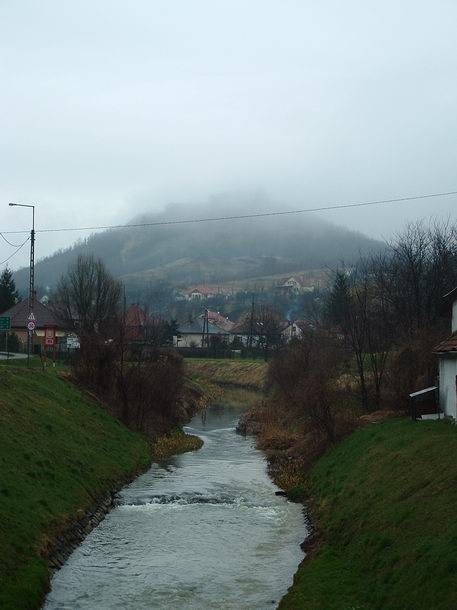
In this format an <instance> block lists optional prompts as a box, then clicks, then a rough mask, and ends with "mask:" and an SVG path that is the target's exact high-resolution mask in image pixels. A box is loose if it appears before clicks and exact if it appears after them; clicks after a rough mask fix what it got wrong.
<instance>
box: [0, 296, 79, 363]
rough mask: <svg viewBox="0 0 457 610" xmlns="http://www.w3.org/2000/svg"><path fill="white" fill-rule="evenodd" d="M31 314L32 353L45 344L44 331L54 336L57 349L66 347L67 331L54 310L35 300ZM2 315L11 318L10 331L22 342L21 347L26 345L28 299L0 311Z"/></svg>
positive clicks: (37, 351)
mask: <svg viewBox="0 0 457 610" xmlns="http://www.w3.org/2000/svg"><path fill="white" fill-rule="evenodd" d="M33 314H34V316H35V320H34V322H35V329H34V331H33V335H32V336H33V343H32V346H33V347H32V349H33V352H34V353H40V351H41V349H42V347H43V345H44V344H45V334H46V331H48V333H50V336H52V337H55V344H56V346H57V348H58V349H60V348H64V349H66V342H67V335H68V331H67V329H66V328H65V325H64V324H63V322H61V321H60V320H59V319H58V318H57V316H56V315H55V314H54V312H53V311H52V310H51V309H50V308H49V307H47V306H46V305H44V304H43V303H41V302H40V301H38V300H35V302H34V304H33ZM1 315H2V316H7V317H9V318H10V319H11V332H14V333H15V334H16V335H17V337H18V338H19V341H20V342H21V344H22V347H23V349H25V348H26V346H27V336H28V330H27V324H28V322H29V319H28V318H29V315H30V309H29V300H28V299H24V300H23V301H19V303H16V305H13V306H12V307H10V308H9V309H7V310H6V311H4V312H2V314H1Z"/></svg>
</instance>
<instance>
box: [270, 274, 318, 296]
mask: <svg viewBox="0 0 457 610" xmlns="http://www.w3.org/2000/svg"><path fill="white" fill-rule="evenodd" d="M277 289H278V290H279V291H280V292H282V293H284V294H289V295H297V294H302V293H305V292H313V291H314V285H312V284H311V283H310V281H309V280H305V279H304V278H303V277H302V276H299V275H297V276H291V277H288V278H285V279H282V280H281V282H280V284H279V285H278V286H277Z"/></svg>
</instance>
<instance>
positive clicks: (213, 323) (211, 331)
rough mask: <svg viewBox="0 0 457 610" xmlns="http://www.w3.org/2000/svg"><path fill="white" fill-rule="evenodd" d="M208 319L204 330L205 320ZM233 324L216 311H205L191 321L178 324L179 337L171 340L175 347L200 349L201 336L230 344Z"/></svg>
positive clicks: (202, 340) (202, 341) (202, 339)
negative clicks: (217, 338)
mask: <svg viewBox="0 0 457 610" xmlns="http://www.w3.org/2000/svg"><path fill="white" fill-rule="evenodd" d="M206 317H207V319H208V328H206V322H205V318H206ZM234 326H235V323H234V322H232V321H231V320H229V319H228V318H227V317H225V316H223V315H222V314H221V313H219V312H218V311H217V312H216V311H209V310H208V311H207V313H206V314H205V313H202V314H200V315H199V316H198V317H197V318H195V319H193V320H188V321H187V322H183V323H180V324H179V336H178V337H176V338H174V339H173V342H174V345H175V347H202V346H203V344H204V338H203V334H204V333H205V335H207V336H209V338H210V341H211V337H216V336H217V337H219V338H220V339H221V340H223V341H226V342H230V340H231V330H232V328H233V327H234Z"/></svg>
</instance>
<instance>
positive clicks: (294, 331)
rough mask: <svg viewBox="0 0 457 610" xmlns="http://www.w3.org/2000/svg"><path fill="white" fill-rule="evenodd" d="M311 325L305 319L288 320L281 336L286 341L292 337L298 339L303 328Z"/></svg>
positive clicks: (301, 334)
mask: <svg viewBox="0 0 457 610" xmlns="http://www.w3.org/2000/svg"><path fill="white" fill-rule="evenodd" d="M311 326H312V325H311V323H310V322H307V321H306V320H295V321H294V322H288V323H287V326H286V327H285V328H284V329H283V330H282V332H281V336H282V338H283V340H284V341H285V342H286V343H288V342H289V341H292V339H300V338H301V337H303V333H304V332H305V330H306V329H309V328H311Z"/></svg>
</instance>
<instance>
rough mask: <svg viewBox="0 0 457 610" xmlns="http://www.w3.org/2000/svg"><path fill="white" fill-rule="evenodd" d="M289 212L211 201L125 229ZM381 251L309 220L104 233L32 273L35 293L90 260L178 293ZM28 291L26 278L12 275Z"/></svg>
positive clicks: (234, 200) (267, 205)
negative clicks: (85, 256)
mask: <svg viewBox="0 0 457 610" xmlns="http://www.w3.org/2000/svg"><path fill="white" fill-rule="evenodd" d="M281 208H282V209H286V208H287V205H286V204H284V203H283V204H282V205H281V204H278V203H276V204H275V203H272V202H269V201H267V200H265V199H263V198H259V197H240V196H237V197H235V196H225V197H214V198H212V199H210V201H209V202H208V203H206V204H201V205H192V206H190V205H181V204H173V205H169V206H168V207H167V208H166V209H165V210H164V211H163V212H160V213H156V214H145V215H143V216H141V217H136V218H134V219H133V220H132V221H131V223H130V224H138V223H143V222H162V221H167V220H177V219H190V218H214V217H218V216H233V215H238V214H246V213H249V214H251V213H256V212H265V211H267V212H268V211H271V210H277V209H281ZM381 247H382V245H381V244H380V243H379V242H377V241H375V240H373V239H370V238H368V237H366V236H365V235H362V234H361V233H357V232H354V231H350V230H349V229H346V228H343V227H340V226H337V225H333V224H331V223H329V222H326V221H324V220H322V219H320V218H318V217H316V216H311V215H310V214H298V215H293V216H276V217H268V218H256V219H249V220H230V221H224V222H205V223H197V224H183V225H169V226H158V227H144V228H143V227H140V228H131V229H129V228H127V229H117V230H114V229H113V230H109V231H104V232H102V233H98V234H94V235H92V236H91V237H89V238H88V239H87V240H85V241H83V242H77V243H76V244H75V245H74V246H72V247H71V248H69V249H67V250H61V251H59V252H56V253H55V254H53V255H52V256H50V257H48V258H46V259H43V260H41V261H40V262H38V264H37V265H36V271H35V281H36V285H37V286H40V285H41V286H51V287H52V286H54V285H55V283H56V282H57V280H58V278H59V277H60V275H61V273H62V272H64V271H65V270H66V268H67V266H68V264H69V263H70V262H71V260H73V259H74V258H75V257H76V256H77V255H78V254H81V253H93V254H95V255H96V256H99V257H101V258H103V259H104V261H105V263H106V264H107V266H108V268H109V270H110V271H111V272H112V273H113V274H115V275H116V276H118V277H120V276H122V277H123V279H124V281H125V282H126V284H131V283H135V282H144V281H145V280H154V279H160V278H166V279H167V280H169V281H171V282H173V283H174V284H175V285H182V286H189V285H191V284H193V283H199V282H202V281H203V282H207V283H211V282H224V281H228V280H239V279H245V278H250V277H256V276H262V275H271V274H280V273H289V272H291V271H297V270H304V269H313V268H321V267H323V266H326V265H334V264H336V263H338V262H340V261H342V260H344V261H346V262H350V261H351V260H353V259H355V258H357V257H358V256H359V255H360V254H361V253H362V254H363V253H366V252H370V251H373V250H378V249H380V248H381ZM15 279H16V283H17V286H18V287H19V288H20V289H22V290H23V289H24V288H25V287H26V285H27V270H26V269H22V270H20V271H18V272H17V273H16V274H15Z"/></svg>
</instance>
